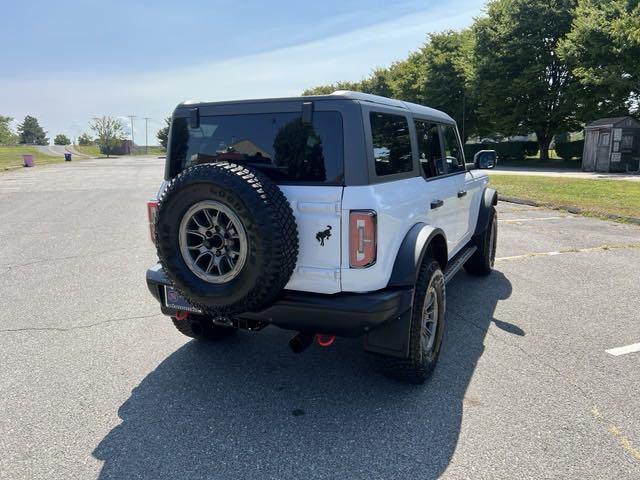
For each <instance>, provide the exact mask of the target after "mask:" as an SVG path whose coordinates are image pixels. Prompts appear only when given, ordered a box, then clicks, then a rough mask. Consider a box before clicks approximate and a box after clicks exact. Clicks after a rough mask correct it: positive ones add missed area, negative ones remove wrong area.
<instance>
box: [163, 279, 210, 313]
mask: <svg viewBox="0 0 640 480" xmlns="http://www.w3.org/2000/svg"><path fill="white" fill-rule="evenodd" d="M164 306H165V307H167V308H171V309H173V310H178V311H183V312H192V313H202V310H200V309H199V308H196V307H194V306H193V305H191V304H190V303H189V302H188V301H187V300H186V299H185V298H184V297H183V296H182V295H181V294H180V292H178V291H177V290H176V289H175V288H173V287H170V286H168V285H165V286H164Z"/></svg>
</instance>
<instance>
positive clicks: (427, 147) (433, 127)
mask: <svg viewBox="0 0 640 480" xmlns="http://www.w3.org/2000/svg"><path fill="white" fill-rule="evenodd" d="M415 124H416V134H417V136H418V156H419V157H420V166H421V167H422V172H423V173H424V176H425V177H426V178H433V177H437V176H439V175H444V174H445V173H446V172H445V167H444V160H443V158H442V148H441V147H440V135H439V134H438V125H437V124H436V123H431V122H425V121H423V120H416V122H415Z"/></svg>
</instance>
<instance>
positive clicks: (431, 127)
mask: <svg viewBox="0 0 640 480" xmlns="http://www.w3.org/2000/svg"><path fill="white" fill-rule="evenodd" d="M414 124H415V129H416V138H417V141H418V157H419V160H420V167H421V170H422V175H423V177H424V180H425V183H424V197H423V198H424V199H425V203H426V205H425V209H427V211H428V218H429V223H430V224H431V225H433V226H434V227H438V228H441V229H442V230H443V231H444V233H445V236H446V237H447V249H448V251H449V256H451V255H453V252H454V251H455V249H456V246H457V244H458V218H457V205H458V197H457V192H458V180H457V178H454V176H453V175H451V174H450V172H449V171H448V170H447V161H446V155H445V151H444V149H443V143H442V134H441V131H440V126H439V125H438V124H437V123H434V122H432V121H428V120H420V119H416V120H415V122H414Z"/></svg>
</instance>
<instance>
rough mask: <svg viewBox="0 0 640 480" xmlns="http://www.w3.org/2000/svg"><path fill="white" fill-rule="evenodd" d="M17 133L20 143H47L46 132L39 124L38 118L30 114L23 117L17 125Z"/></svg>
mask: <svg viewBox="0 0 640 480" xmlns="http://www.w3.org/2000/svg"><path fill="white" fill-rule="evenodd" d="M18 133H19V134H20V140H19V141H20V143H26V144H30V145H49V139H48V138H47V132H45V131H44V130H43V128H42V127H41V126H40V124H39V123H38V119H37V118H36V117H32V116H31V115H27V116H26V117H24V121H23V122H22V123H21V124H20V125H18Z"/></svg>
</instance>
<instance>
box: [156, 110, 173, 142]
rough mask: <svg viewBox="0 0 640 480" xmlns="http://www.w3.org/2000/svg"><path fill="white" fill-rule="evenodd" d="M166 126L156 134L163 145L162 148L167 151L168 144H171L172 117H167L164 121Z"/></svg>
mask: <svg viewBox="0 0 640 480" xmlns="http://www.w3.org/2000/svg"><path fill="white" fill-rule="evenodd" d="M164 123H165V126H164V127H162V128H161V129H160V130H158V133H156V138H157V139H158V141H159V142H160V145H162V148H164V149H165V150H166V149H167V144H168V143H169V127H170V126H171V117H167V118H165V119H164Z"/></svg>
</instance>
